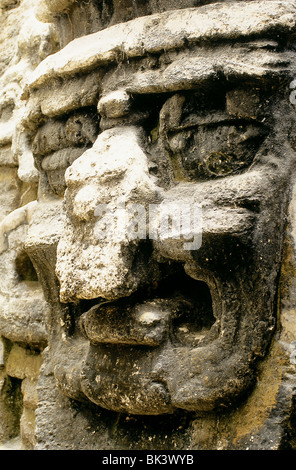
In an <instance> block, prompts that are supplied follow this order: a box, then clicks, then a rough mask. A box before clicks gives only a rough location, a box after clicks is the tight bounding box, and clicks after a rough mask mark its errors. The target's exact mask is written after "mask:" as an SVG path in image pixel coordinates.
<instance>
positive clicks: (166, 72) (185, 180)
mask: <svg viewBox="0 0 296 470" xmlns="http://www.w3.org/2000/svg"><path fill="white" fill-rule="evenodd" d="M222 13H223V14H222ZM238 18H239V21H238ZM294 26H295V7H294V6H293V4H292V3H290V2H285V3H283V2H276V1H260V2H256V1H254V2H248V3H247V2H246V3H245V2H238V3H235V2H233V3H225V4H212V5H207V6H203V7H199V8H193V9H184V10H182V13H180V11H178V14H176V12H174V11H169V12H164V13H161V14H156V15H152V16H147V17H142V18H137V19H134V20H132V21H130V22H128V23H124V24H118V25H115V26H112V27H110V28H107V29H105V30H104V31H101V32H99V33H95V35H93V36H92V35H90V36H87V37H83V38H80V39H76V40H74V41H73V42H72V43H70V44H69V45H68V46H66V47H65V48H64V49H63V50H61V51H60V52H59V53H57V54H54V55H53V56H50V57H48V58H47V59H46V60H45V61H43V63H41V64H40V66H39V67H37V69H36V72H35V73H34V76H33V78H32V81H31V83H30V84H29V86H28V98H29V99H28V105H27V109H28V112H27V120H26V123H25V125H26V126H27V129H28V132H29V131H30V133H31V135H32V141H33V148H34V153H35V159H36V164H37V166H38V168H39V170H40V175H41V176H40V202H39V205H40V213H39V216H37V215H38V214H37V211H36V212H35V218H33V220H32V222H31V227H30V229H29V234H28V237H27V242H26V249H27V251H28V253H29V254H30V257H31V259H32V261H33V263H34V265H35V268H36V270H37V271H38V273H39V277H40V279H41V280H42V283H43V286H44V290H45V293H46V297H47V300H48V302H49V303H50V304H51V305H52V312H53V313H52V321H51V340H50V351H51V355H52V361H53V363H54V364H55V377H56V381H57V384H58V386H59V387H60V388H61V389H62V390H63V392H64V393H66V394H67V395H68V396H70V397H72V398H75V399H79V400H80V399H82V400H85V399H89V400H91V401H92V402H94V403H96V404H97V405H99V406H102V407H104V408H107V409H109V410H114V411H118V412H124V413H134V414H148V415H149V414H162V413H172V412H174V410H176V409H179V408H181V409H185V410H189V411H208V410H213V409H215V408H217V407H220V406H230V405H231V404H232V403H234V402H235V400H237V399H238V398H239V397H241V396H242V394H245V393H247V392H248V390H249V389H250V387H251V386H252V384H253V381H254V378H255V374H254V371H255V369H256V365H257V363H258V360H259V359H260V358H262V357H264V355H265V354H266V351H267V348H268V346H269V343H270V339H271V337H272V333H273V331H274V328H275V322H276V302H277V277H278V273H279V268H280V261H281V247H282V240H283V233H284V222H285V210H286V205H287V202H288V198H289V181H290V178H291V174H292V169H293V167H294V164H295V163H294V161H295V150H294V147H293V146H294V143H295V139H294V137H293V129H295V111H294V109H293V106H292V105H291V103H290V102H289V83H290V81H291V79H292V77H293V73H294V70H293V67H294V62H295V60H294V57H293V56H294V52H293V50H292V47H291V45H290V42H289V35H290V32H291V31H292V29H293V28H294ZM275 31H276V34H275ZM274 37H276V38H277V41H278V42H275V41H274V40H273V39H272V38H274ZM36 103H41V109H38V106H36ZM35 123H38V124H37V125H36V124H35ZM40 123H41V124H40ZM66 167H68V168H67V170H66V171H65V168H66ZM62 202H63V207H62V206H61V203H62ZM172 204H175V207H176V206H178V207H179V208H180V207H183V208H184V207H186V208H194V207H199V208H201V214H200V212H199V214H200V215H202V219H200V222H202V241H201V245H200V244H199V245H198V246H193V245H191V248H190V242H192V241H193V242H194V240H198V239H199V235H200V233H199V228H200V227H198V228H196V231H195V232H194V230H193V232H192V231H191V238H190V237H189V236H187V235H186V233H183V236H182V237H180V236H176V233H174V231H171V232H170V233H168V234H166V236H161V235H163V234H162V233H161V231H160V232H158V235H159V236H155V237H149V230H148V221H149V222H151V223H152V224H153V223H154V224H156V225H157V224H158V225H157V226H160V225H159V224H160V219H159V217H160V216H159V213H160V212H159V211H156V213H151V211H150V212H149V209H151V207H153V208H154V209H155V208H157V209H160V208H166V207H168V206H170V205H172ZM128 205H130V206H132V207H136V208H138V209H139V208H142V209H143V213H144V215H145V216H147V214H148V213H149V214H148V215H149V216H150V219H149V220H148V218H147V219H145V225H144V232H145V233H144V236H139V237H135V236H130V234H131V232H128V231H120V230H119V231H117V232H116V230H115V231H114V225H112V223H113V222H114V218H115V214H116V212H115V211H116V210H117V209H118V207H119V206H120V207H127V206H128ZM103 207H104V209H105V211H103V210H102V208H103ZM57 208H58V210H57ZM155 214H156V215H155ZM138 215H139V214H138ZM173 215H175V214H173ZM50 218H51V219H50ZM46 220H47V222H48V221H49V220H51V223H50V224H49V223H48V224H47V229H46V231H45V230H44V222H45V221H46ZM57 220H58V223H57ZM137 220H138V222H139V221H140V222H141V223H142V222H143V219H139V218H138V219H137ZM132 221H133V222H134V221H135V218H134V219H132ZM146 223H147V226H146ZM110 227H111V228H112V227H113V229H111V228H110ZM117 228H118V227H117ZM141 228H143V223H142V225H141ZM104 231H105V232H104ZM102 232H104V233H105V236H104V237H103V236H101V235H102ZM132 233H133V234H134V233H135V232H134V231H132ZM154 234H155V232H154ZM142 235H143V233H142ZM186 243H187V244H188V243H189V245H186ZM56 276H57V278H58V281H57V278H56Z"/></svg>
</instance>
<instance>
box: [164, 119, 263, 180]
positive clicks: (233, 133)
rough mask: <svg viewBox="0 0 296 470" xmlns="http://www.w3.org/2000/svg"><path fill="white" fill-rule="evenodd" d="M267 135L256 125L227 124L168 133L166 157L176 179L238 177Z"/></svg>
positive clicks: (242, 123) (245, 123)
mask: <svg viewBox="0 0 296 470" xmlns="http://www.w3.org/2000/svg"><path fill="white" fill-rule="evenodd" d="M265 135H266V131H265V129H263V128H262V127H261V126H260V125H259V124H257V123H250V122H243V121H234V122H230V121H226V122H221V123H216V124H211V125H200V126H196V127H194V128H191V129H186V130H182V131H179V132H174V133H171V134H170V135H169V136H168V137H169V138H168V142H169V153H170V155H171V161H172V164H173V167H174V170H175V176H176V178H177V179H182V178H183V179H185V180H186V179H187V180H197V179H201V180H203V179H208V178H217V177H223V176H227V175H230V174H234V173H239V172H241V171H242V170H244V169H246V168H247V167H248V166H249V165H250V164H251V163H252V161H253V160H254V157H255V155H256V153H257V151H258V148H259V146H260V144H261V143H262V141H263V139H264V137H265Z"/></svg>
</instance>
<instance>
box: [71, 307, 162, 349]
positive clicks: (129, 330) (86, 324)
mask: <svg viewBox="0 0 296 470" xmlns="http://www.w3.org/2000/svg"><path fill="white" fill-rule="evenodd" d="M168 322H169V311H168V310H165V309H163V308H161V306H160V305H158V304H157V302H153V301H152V302H146V303H144V304H141V305H137V306H136V307H134V308H129V307H126V308H123V309H120V308H118V307H117V306H115V304H113V305H112V304H109V305H105V306H104V305H103V306H101V307H100V306H94V307H92V308H91V309H90V310H89V311H88V312H86V313H84V314H83V315H82V316H81V317H80V328H81V330H82V332H83V334H84V336H86V337H87V339H89V341H90V342H91V343H93V344H99V343H110V344H130V345H145V346H159V345H160V344H161V343H162V342H163V341H164V340H165V339H166V337H167V335H168Z"/></svg>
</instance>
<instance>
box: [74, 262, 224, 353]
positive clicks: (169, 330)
mask: <svg viewBox="0 0 296 470" xmlns="http://www.w3.org/2000/svg"><path fill="white" fill-rule="evenodd" d="M98 300H101V301H99V302H98ZM87 307H88V308H87ZM79 308H80V309H81V311H82V309H83V312H84V313H81V314H80V317H79V320H78V324H79V327H80V329H81V331H82V333H83V335H84V336H85V337H86V338H87V339H88V340H89V341H90V342H91V343H92V344H119V345H120V344H121V345H138V346H153V347H157V346H160V345H161V343H163V342H164V341H167V340H169V341H170V342H172V343H173V344H182V345H190V346H194V347H195V346H197V345H199V344H200V343H201V342H203V340H204V338H205V337H206V336H207V334H208V332H209V330H210V329H211V327H212V326H213V324H215V322H216V318H215V317H214V313H213V305H212V296H211V292H210V289H209V287H208V285H207V284H206V283H205V282H203V281H196V280H194V279H192V278H191V277H189V276H188V275H186V274H185V272H184V271H183V269H182V270H180V271H179V272H177V273H176V274H174V275H170V276H168V277H167V278H166V279H164V280H163V281H162V282H160V283H159V284H157V285H150V286H148V287H146V288H145V289H142V290H141V291H138V292H137V293H136V294H134V295H132V296H130V297H128V298H123V299H119V300H116V301H113V302H112V301H111V302H110V301H103V300H102V299H93V300H91V301H82V302H81V303H80V305H79Z"/></svg>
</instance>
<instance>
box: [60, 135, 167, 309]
mask: <svg viewBox="0 0 296 470" xmlns="http://www.w3.org/2000/svg"><path fill="white" fill-rule="evenodd" d="M140 144H141V132H140V131H139V130H138V129H137V128H135V127H129V128H113V129H110V130H108V131H105V132H103V133H102V134H100V135H99V137H98V139H97V141H96V142H95V144H94V146H93V147H92V149H89V150H88V151H86V152H85V154H84V155H83V156H82V157H80V158H78V159H77V160H75V162H74V163H73V165H72V166H71V167H69V168H68V170H67V173H66V182H67V186H68V189H67V191H66V197H65V199H66V227H67V229H66V230H65V231H64V232H63V234H62V238H61V240H60V242H59V246H58V251H57V275H58V277H59V280H60V286H61V290H60V293H61V301H62V302H68V301H73V300H77V299H91V298H97V297H103V298H105V299H109V300H114V299H116V298H119V297H124V296H128V295H130V294H131V293H132V292H135V291H136V290H137V289H138V287H139V285H140V284H141V283H143V282H147V279H148V278H150V279H151V275H152V274H151V271H152V267H151V271H150V272H149V267H150V265H151V263H152V261H147V260H145V262H144V261H143V258H141V256H139V253H140V251H141V250H140V244H141V241H142V240H141V239H139V238H133V239H130V238H129V234H128V233H127V231H124V230H122V229H121V228H120V229H119V230H117V227H118V226H116V225H115V230H114V223H115V224H116V223H117V220H116V218H114V214H115V213H116V211H117V209H118V207H122V206H123V207H126V206H127V205H128V204H129V203H132V204H138V205H139V204H140V205H141V206H142V207H145V205H146V206H147V205H149V204H150V203H154V202H155V201H157V200H158V198H159V190H158V188H157V187H156V186H155V184H154V182H153V181H152V180H151V178H150V175H149V170H148V161H147V156H146V155H145V153H144V152H143V150H142V148H141V145H140ZM102 205H104V209H105V212H104V210H102V211H101V208H102ZM97 209H99V210H97ZM86 239H87V242H86ZM135 273H136V274H135Z"/></svg>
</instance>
